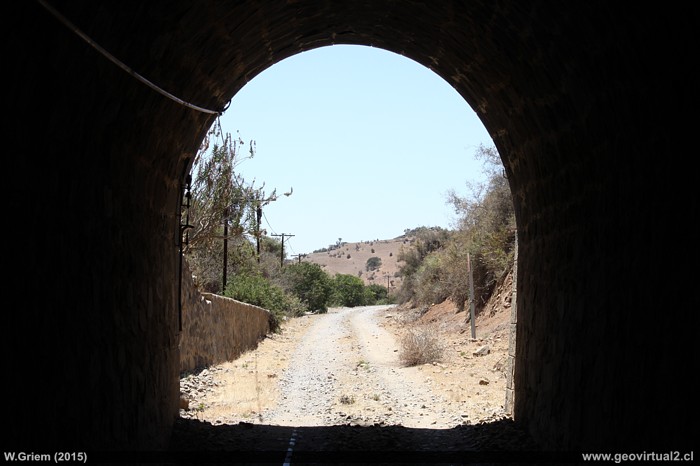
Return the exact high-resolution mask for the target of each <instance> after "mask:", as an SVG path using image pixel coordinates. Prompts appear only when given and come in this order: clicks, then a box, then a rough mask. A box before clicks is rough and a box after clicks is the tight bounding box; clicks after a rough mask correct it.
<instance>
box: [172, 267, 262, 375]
mask: <svg viewBox="0 0 700 466" xmlns="http://www.w3.org/2000/svg"><path fill="white" fill-rule="evenodd" d="M182 285H183V287H182V296H183V299H182V304H183V308H182V333H181V334H180V372H181V373H182V372H187V371H193V370H195V369H198V368H202V367H206V366H210V365H213V364H218V363H221V362H225V361H231V360H233V359H236V358H237V357H238V356H240V355H241V354H243V353H244V352H245V351H248V350H251V349H254V348H255V347H256V346H257V344H258V342H259V341H260V340H261V339H262V338H264V337H265V335H266V334H268V333H269V332H270V311H268V310H267V309H263V308H261V307H258V306H253V305H252V304H247V303H242V302H240V301H236V300H235V299H231V298H226V297H224V296H219V295H215V294H211V293H200V292H199V291H198V290H197V288H196V287H195V285H194V282H193V281H192V275H191V274H190V273H189V272H188V271H187V268H186V266H185V267H183V282H182Z"/></svg>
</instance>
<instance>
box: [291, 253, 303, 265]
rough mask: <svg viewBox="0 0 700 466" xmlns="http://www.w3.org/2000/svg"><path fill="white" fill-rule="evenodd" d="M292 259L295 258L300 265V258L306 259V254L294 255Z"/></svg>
mask: <svg viewBox="0 0 700 466" xmlns="http://www.w3.org/2000/svg"><path fill="white" fill-rule="evenodd" d="M292 257H296V258H297V259H298V260H299V263H300V264H301V258H302V257H306V254H294V255H293V256H292Z"/></svg>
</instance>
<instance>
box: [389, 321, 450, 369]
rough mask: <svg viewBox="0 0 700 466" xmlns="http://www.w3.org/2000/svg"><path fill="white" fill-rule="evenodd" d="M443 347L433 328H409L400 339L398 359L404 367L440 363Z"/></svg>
mask: <svg viewBox="0 0 700 466" xmlns="http://www.w3.org/2000/svg"><path fill="white" fill-rule="evenodd" d="M442 354H443V346H442V344H441V343H440V340H439V339H438V336H437V331H436V330H435V329H434V328H433V327H421V328H418V327H415V328H411V329H409V330H408V332H406V334H405V335H404V336H403V338H402V339H401V352H400V353H399V359H400V360H401V362H402V363H403V364H404V365H406V366H418V365H420V364H426V363H430V362H437V361H440V359H441V358H442Z"/></svg>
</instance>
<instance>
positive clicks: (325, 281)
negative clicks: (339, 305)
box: [280, 262, 333, 312]
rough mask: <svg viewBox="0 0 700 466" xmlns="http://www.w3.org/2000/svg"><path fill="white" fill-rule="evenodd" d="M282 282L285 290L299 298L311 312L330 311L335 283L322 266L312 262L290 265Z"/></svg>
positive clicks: (282, 277) (282, 276)
mask: <svg viewBox="0 0 700 466" xmlns="http://www.w3.org/2000/svg"><path fill="white" fill-rule="evenodd" d="M280 280H281V283H282V286H283V288H284V289H285V290H286V291H287V292H288V293H292V294H293V295H295V296H297V297H298V298H299V299H300V300H301V302H303V303H304V304H305V305H306V307H307V308H308V309H309V310H310V311H313V312H326V311H328V304H329V302H330V300H331V297H332V293H333V283H332V279H331V277H330V276H329V275H328V273H326V272H325V271H324V270H323V269H322V268H321V266H320V265H318V264H314V263H311V262H300V263H297V264H292V265H288V266H286V267H285V268H284V270H283V273H282V275H281V277H280Z"/></svg>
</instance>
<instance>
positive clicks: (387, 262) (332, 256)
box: [303, 236, 411, 291]
mask: <svg viewBox="0 0 700 466" xmlns="http://www.w3.org/2000/svg"><path fill="white" fill-rule="evenodd" d="M410 241H411V239H410V238H407V237H404V236H400V237H398V238H394V239H387V240H373V241H362V242H359V243H346V244H344V245H342V246H341V247H339V248H337V249H333V250H330V251H324V252H315V253H312V254H308V255H307V256H306V257H304V259H303V260H305V261H308V262H313V263H315V264H319V265H320V266H321V267H323V269H324V270H325V271H326V272H328V273H329V274H331V275H335V274H336V273H342V274H347V275H354V276H356V277H357V276H359V277H360V278H361V279H362V280H363V281H364V283H365V285H369V284H372V283H375V284H378V285H382V286H387V283H388V284H389V286H390V289H391V290H392V291H393V290H395V289H396V287H399V286H400V285H401V278H400V277H396V272H398V270H399V265H400V263H399V262H398V261H397V257H398V254H399V251H400V250H401V247H402V246H404V245H405V246H406V247H408V246H409V244H410ZM370 257H378V258H380V259H381V261H382V263H381V266H380V267H379V268H377V269H376V270H371V271H368V270H367V268H366V265H367V260H368V259H369V258H370ZM387 276H388V280H387Z"/></svg>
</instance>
